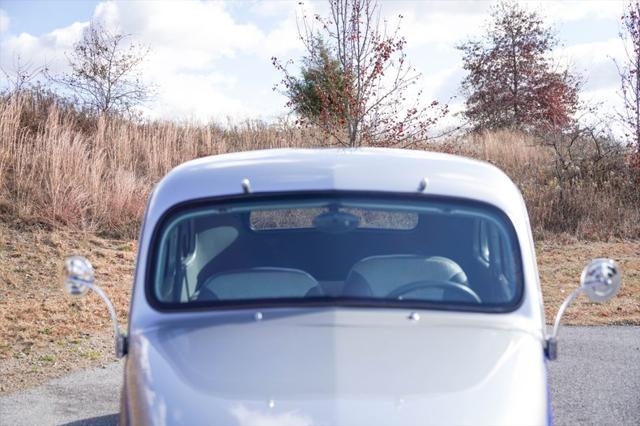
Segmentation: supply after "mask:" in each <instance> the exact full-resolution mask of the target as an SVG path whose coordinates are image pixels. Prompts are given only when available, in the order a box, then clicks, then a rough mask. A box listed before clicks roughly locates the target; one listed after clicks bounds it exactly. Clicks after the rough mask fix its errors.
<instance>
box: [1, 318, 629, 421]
mask: <svg viewBox="0 0 640 426" xmlns="http://www.w3.org/2000/svg"><path fill="white" fill-rule="evenodd" d="M559 349H560V353H559V358H558V360H557V361H554V362H549V364H548V365H549V374H550V383H551V394H552V401H553V411H554V420H555V424H556V425H560V426H563V425H576V424H580V425H637V424H639V423H640V327H632V326H625V327H622V326H611V327H602V326H595V327H572V326H568V327H563V328H562V329H561V330H560V344H559ZM121 375H122V364H121V362H115V363H111V364H108V365H107V366H106V367H105V368H93V369H88V370H83V371H78V372H75V373H73V374H70V375H68V376H65V377H63V378H59V379H55V380H52V381H50V382H48V383H46V384H44V385H41V386H38V387H36V388H32V389H29V390H26V391H20V392H16V393H13V394H10V395H7V396H4V397H0V419H2V424H11V425H16V426H20V425H32V424H42V425H49V424H51V425H58V424H67V425H69V424H71V425H88V426H89V425H90V426H98V425H100V426H103V425H115V424H116V422H117V415H116V413H117V411H118V401H119V391H120V382H121Z"/></svg>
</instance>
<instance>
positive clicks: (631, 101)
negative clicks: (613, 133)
mask: <svg viewBox="0 0 640 426" xmlns="http://www.w3.org/2000/svg"><path fill="white" fill-rule="evenodd" d="M620 38H621V39H622V41H623V43H624V47H625V53H626V59H625V61H624V63H619V62H617V61H614V62H615V63H616V66H617V67H618V73H619V75H620V86H621V89H622V90H621V92H622V101H623V107H624V109H623V111H622V112H620V113H619V117H620V121H621V123H622V125H623V126H624V129H625V133H626V136H627V139H628V140H629V143H630V144H631V145H634V146H635V149H636V154H637V155H636V157H637V159H638V163H639V166H640V2H639V1H633V2H630V3H629V4H628V5H627V7H626V10H625V12H624V14H623V15H622V31H620Z"/></svg>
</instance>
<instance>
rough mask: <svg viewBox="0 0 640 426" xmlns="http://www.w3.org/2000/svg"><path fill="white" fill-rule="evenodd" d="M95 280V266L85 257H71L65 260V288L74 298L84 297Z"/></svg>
mask: <svg viewBox="0 0 640 426" xmlns="http://www.w3.org/2000/svg"><path fill="white" fill-rule="evenodd" d="M94 280H95V273H94V271H93V266H92V265H91V262H89V261H88V260H87V259H86V258H85V257H82V256H70V257H67V258H66V259H65V260H64V287H65V289H66V290H67V293H69V294H70V295H72V296H84V295H85V294H86V293H87V291H89V285H92V284H93V282H94Z"/></svg>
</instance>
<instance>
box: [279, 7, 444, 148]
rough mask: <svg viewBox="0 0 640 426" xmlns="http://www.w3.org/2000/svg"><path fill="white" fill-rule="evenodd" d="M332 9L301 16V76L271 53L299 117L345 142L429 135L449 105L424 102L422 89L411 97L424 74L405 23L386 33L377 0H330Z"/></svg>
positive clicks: (404, 140) (392, 141)
mask: <svg viewBox="0 0 640 426" xmlns="http://www.w3.org/2000/svg"><path fill="white" fill-rule="evenodd" d="M329 10H330V13H329V16H327V17H322V16H320V15H315V16H314V17H313V18H311V19H310V18H308V17H307V16H303V17H302V19H301V20H299V22H298V29H299V35H300V39H301V40H302V42H303V43H304V46H305V48H306V57H305V58H304V60H303V65H302V72H301V77H297V76H296V75H293V74H292V73H290V71H289V70H288V69H287V65H290V64H291V61H289V62H288V63H287V64H282V63H281V62H280V61H279V60H278V59H277V58H275V57H274V58H272V61H273V64H274V66H275V67H276V68H277V69H278V70H280V71H282V72H283V74H284V77H283V79H282V81H281V84H282V86H284V88H285V94H286V95H287V96H288V98H289V102H288V106H289V107H291V108H292V109H293V110H294V111H295V112H296V113H297V114H298V115H299V117H300V122H302V123H308V124H312V125H315V126H318V127H319V128H321V129H322V130H324V131H325V132H326V133H328V134H329V135H330V136H332V137H333V138H334V140H335V141H336V142H337V143H339V144H341V145H345V146H360V145H366V144H385V145H407V144H410V143H414V142H417V141H421V140H425V139H427V138H428V131H429V129H430V128H431V127H432V126H433V124H434V123H435V122H436V121H437V120H438V118H440V117H441V116H442V115H443V114H445V113H446V106H440V105H439V104H438V102H435V101H434V102H432V103H430V104H429V105H427V106H420V104H419V102H420V101H421V98H422V93H421V92H420V91H418V92H417V95H416V97H415V101H414V102H413V103H411V104H409V103H408V102H407V98H408V97H409V89H410V87H411V86H413V85H415V84H416V83H417V81H418V80H419V78H420V77H421V75H420V74H419V73H417V72H416V71H415V69H414V68H412V67H411V66H410V65H409V64H408V62H407V59H406V54H405V52H404V48H405V45H406V41H405V39H404V38H403V37H401V36H400V34H399V29H400V26H399V24H398V26H396V27H395V29H394V30H393V31H390V32H388V31H387V24H386V22H383V23H381V22H380V7H379V4H378V2H377V0H329ZM400 18H402V17H401V16H400ZM318 27H319V28H318Z"/></svg>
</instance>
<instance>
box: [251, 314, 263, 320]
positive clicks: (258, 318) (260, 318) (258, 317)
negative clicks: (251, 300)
mask: <svg viewBox="0 0 640 426" xmlns="http://www.w3.org/2000/svg"><path fill="white" fill-rule="evenodd" d="M253 318H254V319H255V320H256V321H262V312H256V313H255V315H254V316H253Z"/></svg>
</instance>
